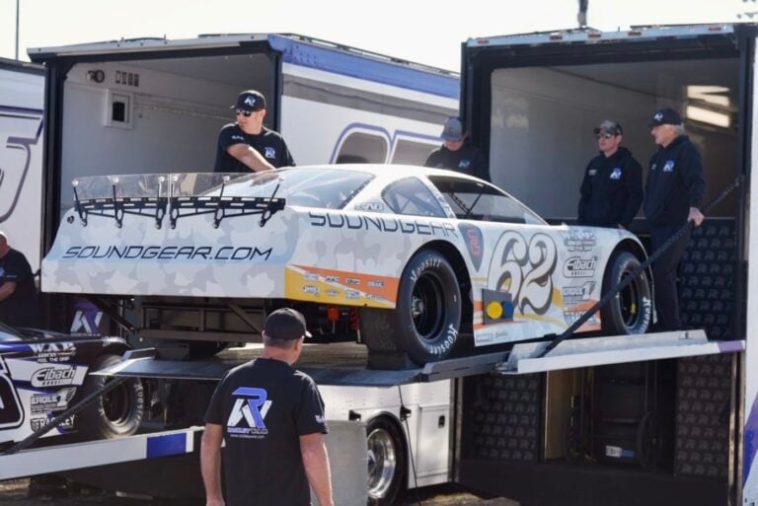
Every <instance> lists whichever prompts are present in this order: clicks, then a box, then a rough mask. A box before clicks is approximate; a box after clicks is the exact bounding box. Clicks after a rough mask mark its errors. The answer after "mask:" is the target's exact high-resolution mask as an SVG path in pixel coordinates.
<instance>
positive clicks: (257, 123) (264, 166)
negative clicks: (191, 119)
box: [214, 90, 295, 172]
mask: <svg viewBox="0 0 758 506" xmlns="http://www.w3.org/2000/svg"><path fill="white" fill-rule="evenodd" d="M232 107H233V108H234V110H235V113H236V114H237V122H236V123H229V124H228V125H224V127H223V128H222V129H221V131H220V132H219V134H218V143H217V147H216V166H215V169H214V170H215V171H216V172H248V171H253V172H261V171H265V170H273V169H276V168H279V167H285V166H293V165H295V161H294V160H293V159H292V155H291V154H290V151H289V149H288V148H287V143H285V142H284V138H283V137H282V136H281V135H279V134H278V133H277V132H274V131H273V130H269V129H268V128H266V127H265V126H263V118H265V117H266V99H265V98H264V96H263V95H262V94H261V93H260V92H258V91H256V90H247V91H243V92H242V93H240V95H239V97H237V103H236V104H235V105H233V106H232Z"/></svg>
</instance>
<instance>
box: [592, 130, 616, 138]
mask: <svg viewBox="0 0 758 506" xmlns="http://www.w3.org/2000/svg"><path fill="white" fill-rule="evenodd" d="M614 137H616V134H609V133H607V132H606V133H602V134H595V138H596V139H597V140H600V139H605V140H608V139H613V138H614Z"/></svg>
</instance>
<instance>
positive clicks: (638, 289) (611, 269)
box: [600, 251, 653, 335]
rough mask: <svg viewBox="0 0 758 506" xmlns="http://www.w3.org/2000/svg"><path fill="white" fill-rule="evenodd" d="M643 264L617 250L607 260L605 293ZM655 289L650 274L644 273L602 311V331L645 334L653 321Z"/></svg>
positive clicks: (631, 254)
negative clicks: (653, 289) (653, 294)
mask: <svg viewBox="0 0 758 506" xmlns="http://www.w3.org/2000/svg"><path fill="white" fill-rule="evenodd" d="M640 264H641V262H640V260H639V258H637V256H636V255H634V254H633V253H630V252H628V251H617V252H616V253H614V254H613V256H611V259H610V260H609V261H608V266H607V267H606V269H605V276H604V277H603V294H605V293H608V291H609V290H610V289H612V288H613V287H614V286H616V285H617V284H619V283H620V282H621V281H622V280H623V279H624V278H625V277H626V276H629V275H630V274H631V273H632V272H633V271H634V270H635V269H636V268H637V267H638V266H639V265H640ZM651 295H652V290H651V289H650V279H649V278H648V273H647V272H646V271H642V272H641V273H640V275H639V276H637V277H636V278H635V279H634V281H632V282H631V283H630V284H629V285H628V286H627V287H626V288H624V289H623V290H621V291H620V292H619V293H618V294H617V295H616V296H615V297H614V298H613V299H612V300H610V301H609V302H608V303H607V304H606V305H605V307H603V308H602V309H601V310H600V316H601V320H602V326H603V332H605V333H606V334H610V335H617V334H644V333H645V332H646V331H647V329H648V327H649V326H650V322H651V319H652V313H653V304H652V296H651Z"/></svg>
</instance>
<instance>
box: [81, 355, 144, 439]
mask: <svg viewBox="0 0 758 506" xmlns="http://www.w3.org/2000/svg"><path fill="white" fill-rule="evenodd" d="M120 361H121V357H120V356H118V355H111V354H106V355H101V356H100V357H98V359H97V360H96V361H95V364H94V365H93V366H92V368H91V370H92V371H97V370H100V369H104V368H106V367H110V366H112V365H114V364H116V363H118V362H120ZM108 381H110V378H107V377H105V376H94V375H91V374H88V375H87V377H86V379H85V380H84V385H83V386H82V394H83V395H82V397H86V396H87V395H89V394H91V393H92V392H95V391H97V390H99V389H101V388H103V386H105V384H106V383H107V382H108ZM144 409H145V392H144V388H143V386H142V382H141V381H140V380H139V378H131V379H128V380H126V381H125V382H124V383H122V384H121V385H119V386H117V387H116V388H114V389H113V390H111V391H110V392H108V393H106V394H105V395H104V396H101V397H98V398H97V399H96V400H95V401H94V402H93V403H91V404H90V405H89V406H87V408H85V409H84V410H83V411H82V412H81V414H80V415H79V428H80V432H81V433H82V434H84V435H85V436H87V437H89V438H93V439H112V438H116V437H121V436H129V435H132V434H134V433H135V432H137V429H138V428H139V426H140V424H141V423H142V417H143V415H144Z"/></svg>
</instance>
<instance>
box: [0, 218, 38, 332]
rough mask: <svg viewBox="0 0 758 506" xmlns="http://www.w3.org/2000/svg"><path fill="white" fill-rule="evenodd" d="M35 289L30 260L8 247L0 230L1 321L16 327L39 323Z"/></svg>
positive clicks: (6, 240)
mask: <svg viewBox="0 0 758 506" xmlns="http://www.w3.org/2000/svg"><path fill="white" fill-rule="evenodd" d="M38 309H39V308H38V307H37V289H36V288H35V286H34V275H33V274H32V268H31V266H30V265H29V261H28V260H27V259H26V257H25V256H24V254H23V253H21V252H20V251H18V250H15V249H13V248H11V246H10V244H9V242H8V237H7V236H6V235H5V234H4V233H3V232H0V322H3V323H5V324H7V325H12V326H16V327H39V326H40V321H39V311H38Z"/></svg>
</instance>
